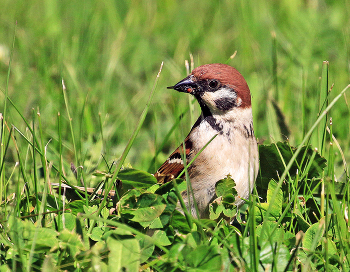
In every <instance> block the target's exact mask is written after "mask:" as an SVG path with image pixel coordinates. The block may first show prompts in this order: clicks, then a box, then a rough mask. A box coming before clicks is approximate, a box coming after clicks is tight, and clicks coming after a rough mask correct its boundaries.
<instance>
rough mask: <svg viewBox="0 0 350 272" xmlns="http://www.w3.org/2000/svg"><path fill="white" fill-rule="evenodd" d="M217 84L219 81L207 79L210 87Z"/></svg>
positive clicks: (214, 86)
mask: <svg viewBox="0 0 350 272" xmlns="http://www.w3.org/2000/svg"><path fill="white" fill-rule="evenodd" d="M218 85H219V82H218V81H217V80H215V79H213V80H210V81H209V87H210V88H216V87H217V86H218Z"/></svg>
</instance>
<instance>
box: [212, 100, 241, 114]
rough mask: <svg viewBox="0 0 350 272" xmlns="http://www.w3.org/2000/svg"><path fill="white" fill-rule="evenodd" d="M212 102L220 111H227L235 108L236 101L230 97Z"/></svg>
mask: <svg viewBox="0 0 350 272" xmlns="http://www.w3.org/2000/svg"><path fill="white" fill-rule="evenodd" d="M214 102H215V106H216V107H217V108H218V109H219V110H222V111H228V110H230V109H232V108H234V107H237V104H236V99H235V98H232V97H225V98H219V99H216V100H215V101H214Z"/></svg>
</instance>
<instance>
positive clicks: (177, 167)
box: [154, 136, 192, 183]
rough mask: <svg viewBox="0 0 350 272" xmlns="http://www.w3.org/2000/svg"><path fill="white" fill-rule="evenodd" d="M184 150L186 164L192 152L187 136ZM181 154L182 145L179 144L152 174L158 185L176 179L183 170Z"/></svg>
mask: <svg viewBox="0 0 350 272" xmlns="http://www.w3.org/2000/svg"><path fill="white" fill-rule="evenodd" d="M185 149H186V150H185V154H186V162H188V157H189V155H190V153H191V151H192V142H191V140H190V139H189V136H187V137H186V139H185ZM183 153H184V152H183V145H182V144H181V145H180V146H179V147H178V148H177V149H176V150H175V151H174V152H173V153H172V154H171V155H170V156H169V158H168V159H167V160H166V161H165V162H164V163H163V164H162V165H161V166H160V167H159V169H158V170H157V172H156V173H155V174H154V176H155V177H156V179H157V180H158V182H159V183H166V182H168V181H170V180H172V179H174V178H177V177H178V175H179V174H180V173H181V172H182V171H183V170H184V163H183V160H182V156H183Z"/></svg>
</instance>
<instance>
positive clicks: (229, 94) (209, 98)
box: [202, 88, 242, 109]
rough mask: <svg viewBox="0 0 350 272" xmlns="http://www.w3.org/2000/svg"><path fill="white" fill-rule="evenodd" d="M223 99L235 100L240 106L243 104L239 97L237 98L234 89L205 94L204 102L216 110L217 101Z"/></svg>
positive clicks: (223, 89) (222, 89)
mask: <svg viewBox="0 0 350 272" xmlns="http://www.w3.org/2000/svg"><path fill="white" fill-rule="evenodd" d="M222 98H228V99H234V100H236V99H237V104H238V105H240V104H241V103H242V99H241V98H239V97H238V98H237V94H236V93H235V92H233V91H232V89H230V88H221V89H219V90H217V91H216V92H205V93H204V94H203V96H202V100H203V101H204V102H205V104H206V105H207V106H208V107H209V108H211V109H216V104H215V101H217V100H219V99H222Z"/></svg>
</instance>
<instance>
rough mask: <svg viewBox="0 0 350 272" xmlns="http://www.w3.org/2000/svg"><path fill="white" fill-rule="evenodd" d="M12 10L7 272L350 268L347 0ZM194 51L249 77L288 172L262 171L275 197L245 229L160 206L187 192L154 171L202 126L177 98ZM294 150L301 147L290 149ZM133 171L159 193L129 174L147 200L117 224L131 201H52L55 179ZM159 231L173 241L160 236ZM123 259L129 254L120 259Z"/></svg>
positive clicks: (2, 35)
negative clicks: (166, 184)
mask: <svg viewBox="0 0 350 272" xmlns="http://www.w3.org/2000/svg"><path fill="white" fill-rule="evenodd" d="M2 6H3V8H2V9H1V10H0V18H1V20H0V29H1V30H2V31H0V90H1V92H0V112H1V114H2V115H1V118H0V122H1V128H0V129H1V131H0V137H1V139H0V140H1V149H0V163H1V164H0V166H1V167H0V203H1V207H0V209H1V213H0V214H1V217H0V224H1V249H0V251H1V252H0V265H1V269H3V270H4V271H6V269H12V270H16V269H17V270H19V271H22V270H27V271H30V270H41V269H43V270H45V269H46V270H50V269H54V267H55V266H57V267H58V269H62V270H63V269H69V270H73V269H75V270H79V269H81V270H84V269H85V270H86V269H88V268H89V267H90V266H89V264H90V265H92V264H93V265H98V266H99V267H100V269H102V270H104V269H107V267H108V265H111V266H112V265H114V267H120V268H121V267H122V266H123V265H125V260H128V259H129V258H130V256H131V255H133V254H134V255H135V254H136V253H135V252H137V254H139V255H137V254H136V255H137V256H141V257H138V258H136V259H135V260H134V263H133V264H130V267H131V268H130V267H129V268H130V269H131V270H138V269H139V267H141V269H145V270H147V269H149V270H165V268H166V267H171V268H172V269H179V270H185V269H186V268H191V267H192V268H193V267H197V268H201V269H203V270H206V269H209V268H210V267H212V268H213V267H221V268H222V267H224V268H225V269H230V268H231V269H233V266H234V267H235V269H237V270H238V269H240V268H241V269H246V270H247V271H250V270H251V271H260V270H262V269H267V270H269V269H270V270H271V271H279V270H281V271H283V270H284V269H286V270H285V271H292V269H299V270H302V271H308V270H310V271H311V270H314V269H318V270H322V271H323V270H327V269H329V270H332V269H338V270H340V271H347V270H348V267H349V260H348V256H349V255H348V254H349V253H350V251H349V250H350V248H349V246H348V244H349V239H348V238H349V237H348V236H349V234H348V231H347V229H348V224H347V222H346V221H345V220H344V209H345V205H346V204H347V203H348V196H349V192H348V188H347V187H346V183H347V181H348V169H347V165H346V162H347V161H348V160H349V157H350V156H349V152H348V150H349V147H350V146H349V144H350V143H349V140H348V135H349V133H350V119H349V117H350V111H349V105H348V102H347V101H348V95H349V94H348V92H345V88H346V86H348V84H349V82H350V80H349V72H350V69H349V63H350V54H349V52H350V50H349V37H350V22H349V18H350V14H349V12H350V4H349V3H348V2H347V1H334V2H327V1H326V2H322V1H293V2H288V1H280V2H256V3H253V2H249V1H231V2H228V1H211V2H209V1H201V2H196V3H195V2H192V1H185V2H182V3H177V2H172V1H144V2H136V1H134V2H128V1H117V2H115V1H108V0H106V1H96V2H95V1H85V2H83V3H81V2H78V1H65V0H64V1H60V2H56V1H52V0H48V1H40V0H38V1H35V2H28V1H22V0H20V1H17V2H13V1H7V0H5V1H3V3H2ZM235 51H237V53H236V54H235V57H234V58H233V59H230V56H231V55H233V54H234V53H235ZM190 54H192V55H193V62H194V64H195V66H199V65H201V64H205V63H214V62H222V63H227V64H230V65H232V66H234V67H236V68H237V69H238V70H239V71H240V72H241V73H242V74H243V76H244V77H245V78H246V80H247V82H248V85H249V87H250V89H251V93H252V107H253V116H254V126H255V134H256V136H257V138H258V139H259V140H263V141H264V148H265V149H263V150H264V151H263V152H265V154H266V155H267V154H268V155H269V156H270V157H271V156H276V161H278V162H280V165H276V164H273V165H272V166H271V165H270V166H269V167H270V168H271V169H272V170H273V171H272V172H274V173H272V174H271V175H270V173H268V172H267V171H266V172H264V171H263V172H262V174H261V175H262V178H261V179H260V180H259V182H258V183H257V188H256V189H255V190H257V191H256V192H257V193H258V194H259V196H260V197H262V200H259V199H255V198H252V199H251V200H250V202H249V203H250V204H249V205H248V208H247V211H248V213H247V211H241V213H244V214H246V213H247V214H246V216H247V217H246V219H245V220H246V222H240V223H241V224H240V229H239V228H236V227H232V226H228V225H227V224H226V223H225V222H224V221H220V220H218V221H217V223H213V222H212V221H211V222H206V221H205V222H202V221H198V220H195V219H193V220H188V221H186V220H185V219H184V218H183V217H181V215H180V214H175V215H172V216H170V215H169V213H170V210H171V209H172V207H173V206H172V205H173V204H172V203H171V201H170V202H166V203H165V202H164V200H162V199H160V198H159V197H158V196H166V197H167V198H166V199H172V198H173V197H175V196H174V195H173V194H175V191H176V187H174V188H172V189H169V190H170V191H169V190H168V191H167V192H165V191H164V190H162V191H157V192H158V193H157V194H154V192H155V191H156V190H161V189H159V188H156V185H154V184H153V183H152V177H150V176H148V175H147V174H146V173H145V172H144V171H148V172H150V173H153V172H154V171H155V170H156V169H157V167H158V166H159V165H160V164H161V163H162V162H163V161H164V160H165V159H166V158H167V156H168V155H169V154H170V153H171V152H172V150H173V149H174V148H175V147H177V146H178V145H179V144H181V143H182V139H183V138H184V137H185V136H186V134H187V133H188V131H189V129H190V128H191V125H192V124H193V121H194V119H195V118H196V116H197V115H198V114H199V107H198V105H197V104H196V103H194V104H193V101H191V100H189V98H188V97H186V95H181V94H178V93H176V92H173V91H170V90H167V89H166V86H170V85H173V84H174V83H176V82H178V81H179V80H180V79H182V78H183V77H184V76H185V75H186V74H187V73H186V67H185V65H184V63H185V60H186V59H188V60H190ZM162 62H164V65H163V69H162V71H161V73H160V74H159V75H158V76H157V73H158V71H159V67H160V65H161V63H162ZM190 62H191V60H190ZM63 82H64V85H63V84H62V83H63ZM155 82H156V84H155ZM333 84H334V85H333ZM342 90H344V94H342V95H341V96H339V94H340V93H341V92H342ZM335 99H337V100H338V101H337V103H336V104H334V105H333V102H335ZM327 107H329V111H327V113H325V112H324V110H325V109H326V108H327ZM322 115H324V117H323V118H320V116H322ZM330 121H331V123H330ZM327 127H328V130H329V131H330V132H331V133H329V132H327ZM330 135H333V137H330ZM286 138H288V146H289V145H290V146H295V147H296V149H293V148H291V149H290V150H289V151H288V148H287V147H286V146H281V145H280V144H277V142H278V141H281V140H285V139H286ZM270 144H271V145H270ZM338 145H339V147H340V148H341V149H340V148H339V147H338ZM304 146H308V147H309V148H310V149H307V150H309V151H305V148H304V149H302V148H303V147H304ZM274 148H276V149H274ZM315 148H317V152H316V151H314V150H315ZM261 150H262V149H261ZM292 151H293V153H288V152H292ZM299 151H300V154H299V156H298V154H297V153H298V152H299ZM260 152H262V151H260ZM293 155H294V157H293ZM320 155H321V156H322V157H324V158H325V159H327V161H328V162H327V166H325V165H323V164H322V163H321V157H320ZM269 156H267V157H269ZM344 160H345V161H344ZM283 165H284V166H283ZM315 165H316V166H317V167H316V166H315ZM121 166H124V167H127V166H132V167H133V168H135V169H139V170H140V172H137V173H126V174H125V175H126V176H127V177H128V178H129V179H130V176H132V177H135V175H136V174H137V175H138V180H140V179H141V180H143V181H145V180H146V181H147V182H148V183H147V184H148V186H147V189H146V188H144V187H142V188H139V187H138V186H139V185H137V186H136V185H135V183H131V181H130V180H128V179H127V178H125V177H124V179H125V180H123V184H124V185H125V186H126V187H127V186H130V187H129V188H131V187H132V186H133V187H135V186H136V187H137V188H138V189H137V190H136V191H135V190H131V191H130V192H131V193H127V194H126V195H124V196H123V193H125V192H122V191H120V193H121V194H120V195H119V196H117V197H116V198H115V199H114V200H113V201H114V202H118V201H120V202H119V203H120V205H119V208H118V209H119V210H118V212H119V213H118V215H117V216H114V217H113V216H112V217H110V216H108V209H107V208H106V207H108V208H111V207H113V205H114V204H115V203H113V201H111V200H109V201H108V200H107V198H104V199H103V201H102V203H100V200H98V199H97V200H96V199H95V200H92V198H91V197H90V196H89V195H86V194H83V195H81V196H80V198H79V199H80V200H79V199H78V200H76V201H75V202H70V203H69V202H67V201H62V199H61V195H58V196H57V197H54V196H53V195H54V194H53V193H52V192H51V191H50V187H49V183H50V182H56V183H60V182H62V181H65V182H68V183H69V184H72V185H77V186H85V187H95V186H97V185H98V184H99V183H100V182H102V184H101V186H102V185H104V186H107V187H106V188H108V190H109V189H111V188H112V187H114V186H115V181H116V178H117V176H118V172H119V169H120V167H121ZM285 166H287V168H288V167H291V169H293V170H291V171H284V170H285V168H284V167H285ZM269 167H268V166H262V167H261V168H263V169H268V168H269ZM293 167H294V168H293ZM72 168H74V169H75V170H74V171H72V170H71V169H72ZM296 169H298V172H297V174H296V173H295V171H294V170H296ZM276 171H279V175H278V176H277V177H276V176H273V175H275V173H276ZM271 177H274V179H275V181H277V183H276V184H274V183H273V182H270V178H271ZM118 178H120V177H119V176H118ZM128 182H129V183H128ZM337 182H338V183H337ZM343 185H344V186H343ZM178 186H179V188H180V189H181V186H183V184H182V183H181V182H180V183H179V184H178ZM341 186H343V187H341ZM145 190H146V191H145ZM133 194H134V195H133ZM122 196H123V197H122ZM278 196H282V198H279V197H278ZM120 198H121V199H120ZM139 198H140V199H143V201H144V203H147V204H150V203H151V204H152V205H153V207H156V208H155V209H154V211H153V212H152V213H151V211H149V210H147V209H146V207H147V205H145V204H142V203H139V202H138V201H137V199H139ZM72 203H73V204H72ZM123 203H124V204H125V205H124V204H123ZM135 203H136V204H135ZM122 204H123V205H124V206H123V205H122ZM127 205H136V206H135V207H134V209H135V210H139V211H143V212H147V213H148V212H149V214H148V216H149V217H147V218H144V217H142V214H138V213H137V212H136V211H135V210H129V209H128V208H127ZM164 205H166V207H167V208H166V210H165V211H164V210H162V209H163V208H164V207H165V206H164ZM227 205H229V204H227ZM254 207H255V208H254ZM67 209H68V210H67ZM161 211H162V212H161ZM261 217H262V218H264V219H262V220H260V219H259V218H261ZM132 218H134V220H131V219H132ZM135 218H138V219H137V220H136V219H135ZM157 218H160V221H161V222H160V221H157V220H158V219H157ZM169 218H172V219H169ZM88 219H89V220H88ZM146 219H147V220H148V221H147V220H146ZM175 219H177V220H175ZM145 220H146V221H145ZM167 220H170V221H167ZM239 220H240V219H239ZM147 222H152V223H149V224H148V223H147ZM165 222H168V223H165ZM188 222H191V223H188ZM152 224H153V225H152ZM112 226H113V227H112ZM152 226H153V227H154V226H158V228H154V231H155V235H153V236H152V238H148V236H147V235H144V233H145V231H146V229H147V228H151V229H152ZM160 226H161V227H160ZM114 227H115V228H116V229H115V230H113V228H114ZM171 229H178V231H179V233H181V234H182V235H183V236H178V235H176V233H174V232H172V230H171ZM87 230H88V231H87ZM299 231H302V232H303V233H304V236H303V237H304V238H302V239H300V240H299V236H300V235H301V233H299ZM45 237H46V240H45ZM276 237H279V238H280V239H276ZM89 239H90V242H89ZM48 241H50V242H48ZM71 241H74V242H71ZM92 241H94V242H92ZM95 242H96V243H95ZM128 244H130V245H131V244H132V245H133V247H134V248H133V249H132V250H131V249H130V248H128V247H127V245H128ZM52 245H54V246H52ZM118 248H119V249H122V250H121V251H118ZM180 248H181V249H180ZM108 252H113V253H114V254H116V252H118V254H119V255H118V256H122V257H121V259H120V262H119V263H118V261H117V260H116V259H113V258H111V256H112V255H108ZM270 253H271V254H270ZM101 256H102V257H101ZM108 256H109V257H108ZM201 256H208V258H207V259H201ZM158 257H159V258H158ZM112 260H113V261H112ZM282 260H283V261H282ZM123 261H124V263H123ZM113 262H114V263H113ZM277 264H279V265H277ZM133 265H134V266H133ZM281 267H283V268H281ZM167 269H168V268H167ZM169 270H170V268H169Z"/></svg>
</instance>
